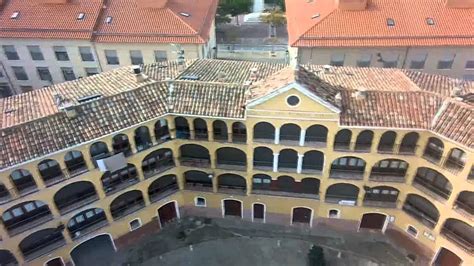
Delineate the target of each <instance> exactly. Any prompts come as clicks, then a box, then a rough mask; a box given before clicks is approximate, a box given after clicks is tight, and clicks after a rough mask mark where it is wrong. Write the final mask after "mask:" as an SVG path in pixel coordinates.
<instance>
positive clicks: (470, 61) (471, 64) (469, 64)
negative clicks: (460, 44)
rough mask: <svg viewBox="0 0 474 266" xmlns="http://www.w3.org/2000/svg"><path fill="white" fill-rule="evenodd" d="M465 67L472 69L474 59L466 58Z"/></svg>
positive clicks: (473, 67)
mask: <svg viewBox="0 0 474 266" xmlns="http://www.w3.org/2000/svg"><path fill="white" fill-rule="evenodd" d="M465 68H467V69H474V60H467V61H466V67H465Z"/></svg>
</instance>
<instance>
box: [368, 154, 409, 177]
mask: <svg viewBox="0 0 474 266" xmlns="http://www.w3.org/2000/svg"><path fill="white" fill-rule="evenodd" d="M407 169H408V163H407V162H405V161H402V160H398V159H386V160H381V161H378V162H377V163H376V164H375V165H374V166H373V167H372V171H371V173H370V177H369V179H370V180H372V181H382V182H405V175H406V173H407Z"/></svg>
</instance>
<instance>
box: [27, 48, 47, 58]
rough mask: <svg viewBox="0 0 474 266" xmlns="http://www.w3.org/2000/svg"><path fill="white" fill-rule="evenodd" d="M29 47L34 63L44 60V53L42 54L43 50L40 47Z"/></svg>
mask: <svg viewBox="0 0 474 266" xmlns="http://www.w3.org/2000/svg"><path fill="white" fill-rule="evenodd" d="M27 47H28V51H29V52H30V55H31V59H32V60H33V61H43V60H44V56H43V53H42V52H41V48H40V47H39V46H38V45H28V46H27Z"/></svg>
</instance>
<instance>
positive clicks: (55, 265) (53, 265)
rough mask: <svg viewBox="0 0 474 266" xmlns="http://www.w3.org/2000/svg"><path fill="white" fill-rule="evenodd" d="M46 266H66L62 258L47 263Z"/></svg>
mask: <svg viewBox="0 0 474 266" xmlns="http://www.w3.org/2000/svg"><path fill="white" fill-rule="evenodd" d="M46 266H64V263H63V260H62V259H61V258H55V259H52V260H50V261H48V262H46Z"/></svg>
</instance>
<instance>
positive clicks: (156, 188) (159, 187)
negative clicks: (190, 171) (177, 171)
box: [148, 175, 178, 202]
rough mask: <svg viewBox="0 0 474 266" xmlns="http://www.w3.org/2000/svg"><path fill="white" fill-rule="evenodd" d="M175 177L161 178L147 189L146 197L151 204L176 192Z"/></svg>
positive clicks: (166, 176)
mask: <svg viewBox="0 0 474 266" xmlns="http://www.w3.org/2000/svg"><path fill="white" fill-rule="evenodd" d="M176 180H177V178H176V175H165V176H161V177H159V178H158V179H156V180H155V181H153V183H151V184H150V186H149V187H148V196H149V197H150V201H151V202H155V201H158V200H160V199H162V198H164V197H167V196H169V195H171V194H173V193H174V192H175V191H177V190H178V183H176Z"/></svg>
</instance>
